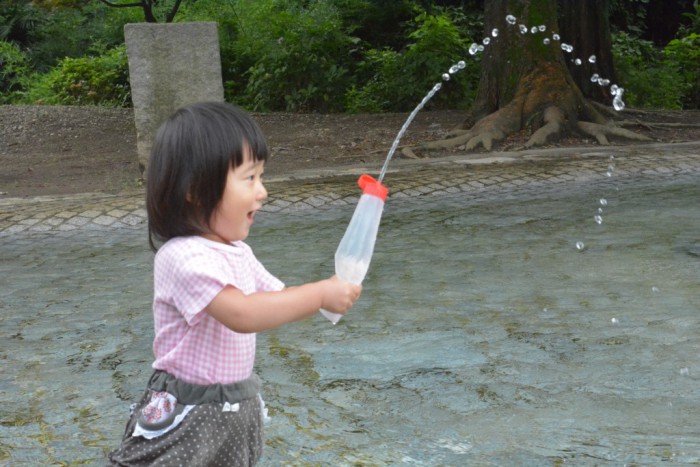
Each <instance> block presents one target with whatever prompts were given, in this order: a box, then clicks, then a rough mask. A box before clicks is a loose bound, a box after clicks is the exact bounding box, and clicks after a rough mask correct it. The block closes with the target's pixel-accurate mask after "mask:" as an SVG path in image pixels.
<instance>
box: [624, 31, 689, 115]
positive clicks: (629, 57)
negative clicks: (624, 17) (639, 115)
mask: <svg viewBox="0 0 700 467" xmlns="http://www.w3.org/2000/svg"><path fill="white" fill-rule="evenodd" d="M613 57H614V60H615V69H616V71H617V75H618V79H619V80H620V83H619V84H620V85H621V86H622V87H623V88H625V101H626V102H627V104H628V105H630V106H632V107H639V108H666V109H680V108H681V107H682V105H681V102H682V98H683V94H684V91H685V86H684V85H683V79H682V76H681V73H680V71H679V69H678V66H677V64H676V63H675V62H673V61H671V60H669V59H667V57H666V56H665V55H664V53H663V51H661V50H659V49H657V48H655V47H654V45H653V44H652V43H651V42H650V41H645V40H642V39H639V38H636V37H633V36H630V35H628V34H625V33H618V34H614V35H613Z"/></svg>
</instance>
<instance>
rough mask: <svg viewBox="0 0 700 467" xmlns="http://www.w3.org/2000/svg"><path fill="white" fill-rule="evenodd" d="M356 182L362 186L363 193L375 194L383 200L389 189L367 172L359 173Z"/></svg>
mask: <svg viewBox="0 0 700 467" xmlns="http://www.w3.org/2000/svg"><path fill="white" fill-rule="evenodd" d="M357 184H358V185H360V188H362V193H363V194H365V195H372V196H376V197H377V198H379V199H381V200H382V201H385V200H386V196H387V195H388V194H389V189H388V188H387V187H385V186H384V185H382V182H378V181H377V180H375V179H374V178H372V177H371V176H369V175H367V174H365V175H361V176H360V178H359V179H358V180H357Z"/></svg>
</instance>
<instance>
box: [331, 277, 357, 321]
mask: <svg viewBox="0 0 700 467" xmlns="http://www.w3.org/2000/svg"><path fill="white" fill-rule="evenodd" d="M324 282H325V284H324V287H323V295H322V297H321V308H323V309H324V310H328V311H332V312H334V313H340V314H341V315H344V314H345V313H347V312H348V310H350V308H352V306H353V305H354V304H355V302H356V301H357V299H358V298H360V294H361V293H362V286H361V285H356V284H352V283H350V282H348V281H345V280H343V279H340V278H339V277H338V276H333V277H331V278H329V279H326V280H325V281H324Z"/></svg>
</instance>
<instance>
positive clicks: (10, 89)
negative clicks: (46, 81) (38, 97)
mask: <svg viewBox="0 0 700 467" xmlns="http://www.w3.org/2000/svg"><path fill="white" fill-rule="evenodd" d="M30 72H31V66H30V64H29V59H28V58H27V56H26V55H25V54H24V53H23V52H22V51H21V50H20V48H19V46H18V45H16V44H12V43H10V42H5V41H0V104H9V103H11V102H12V100H13V96H14V95H15V94H16V93H18V92H20V91H21V90H22V89H23V88H24V84H23V83H24V81H25V80H26V78H27V76H28V75H29V74H30Z"/></svg>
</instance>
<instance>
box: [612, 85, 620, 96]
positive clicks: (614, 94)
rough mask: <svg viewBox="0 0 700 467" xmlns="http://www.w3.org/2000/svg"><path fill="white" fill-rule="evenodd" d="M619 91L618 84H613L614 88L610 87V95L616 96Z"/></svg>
mask: <svg viewBox="0 0 700 467" xmlns="http://www.w3.org/2000/svg"><path fill="white" fill-rule="evenodd" d="M617 89H618V87H617V84H613V85H612V86H610V94H612V95H613V96H616V95H617Z"/></svg>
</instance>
